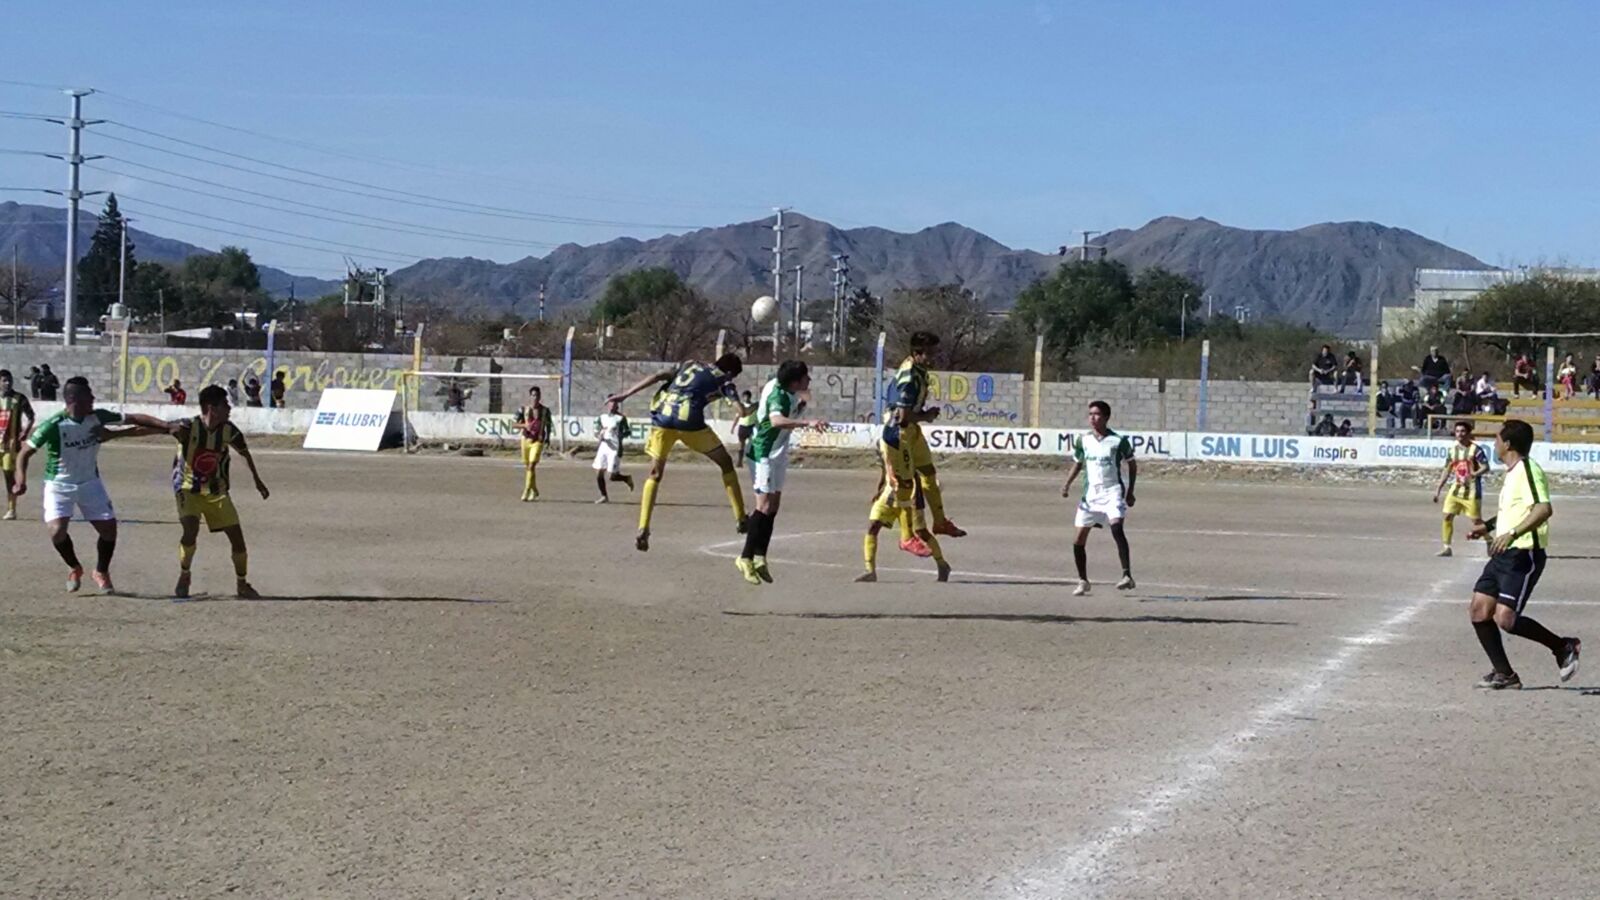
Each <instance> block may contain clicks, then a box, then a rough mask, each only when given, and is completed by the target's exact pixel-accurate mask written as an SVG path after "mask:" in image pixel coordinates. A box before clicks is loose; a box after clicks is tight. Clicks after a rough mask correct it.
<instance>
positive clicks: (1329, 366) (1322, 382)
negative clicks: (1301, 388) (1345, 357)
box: [1311, 344, 1339, 390]
mask: <svg viewBox="0 0 1600 900" xmlns="http://www.w3.org/2000/svg"><path fill="white" fill-rule="evenodd" d="M1338 369H1339V360H1338V358H1337V357H1335V356H1334V355H1333V348H1332V347H1330V346H1328V345H1327V344H1323V345H1322V352H1321V353H1318V354H1317V358H1316V359H1314V360H1312V361H1311V389H1312V390H1316V389H1317V387H1319V386H1328V385H1331V384H1333V378H1334V373H1335V372H1337V371H1338Z"/></svg>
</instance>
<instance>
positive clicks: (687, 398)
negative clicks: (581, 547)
mask: <svg viewBox="0 0 1600 900" xmlns="http://www.w3.org/2000/svg"><path fill="white" fill-rule="evenodd" d="M742 371H744V363H743V362H741V361H740V359H739V355H738V354H736V353H725V354H723V355H722V356H720V357H718V358H717V362H716V364H715V365H710V366H708V365H706V364H705V363H703V362H696V361H694V360H687V361H685V362H683V363H681V364H679V365H678V366H676V367H675V368H671V369H663V370H662V371H660V372H657V373H656V374H654V375H651V376H650V377H648V378H644V379H641V380H640V381H639V382H638V383H637V384H635V385H633V386H632V387H630V388H628V389H627V390H625V391H623V392H622V393H620V394H612V395H611V396H610V397H607V398H606V403H621V402H622V401H624V400H626V399H628V398H629V397H632V396H633V395H634V394H637V393H639V392H640V391H642V390H644V389H645V388H647V387H650V386H651V385H655V384H659V385H661V386H662V387H661V389H660V390H658V391H656V395H655V397H654V398H653V399H652V400H651V401H650V438H649V440H648V441H646V442H645V452H647V453H649V454H650V475H649V477H647V478H646V479H645V482H644V496H643V497H641V498H640V502H639V534H638V535H637V536H636V537H635V538H634V540H633V545H634V546H635V547H637V548H638V549H639V550H641V551H646V550H649V549H650V517H651V514H653V513H654V512H655V508H656V491H657V490H659V489H660V487H661V479H662V478H663V477H665V475H666V472H667V456H668V455H669V454H671V453H672V448H673V447H674V446H676V445H677V444H678V442H679V441H682V442H683V444H684V446H686V447H688V448H689V449H690V450H693V451H695V452H696V453H700V454H702V455H704V456H705V457H706V458H708V459H710V460H711V461H712V462H714V463H716V464H717V468H719V469H721V470H722V486H723V488H724V489H725V490H726V491H727V492H728V505H729V506H731V507H733V520H734V522H735V528H736V529H737V530H738V533H739V534H744V533H745V529H746V528H747V526H748V522H747V521H746V519H745V513H744V494H743V493H742V492H741V491H740V489H739V471H738V469H737V468H735V467H734V464H733V457H731V456H729V455H728V450H727V448H725V447H723V446H722V440H721V439H720V438H718V437H717V433H716V432H715V431H713V430H711V428H710V426H708V425H706V405H707V404H709V403H710V402H711V401H712V400H715V399H717V398H719V397H721V398H726V399H728V400H732V401H733V402H734V403H735V404H736V405H738V406H739V415H741V416H744V415H748V414H749V412H750V411H749V410H748V409H745V408H744V405H743V404H742V403H739V389H738V388H736V387H734V384H733V380H734V379H735V378H738V377H739V373H740V372H742Z"/></svg>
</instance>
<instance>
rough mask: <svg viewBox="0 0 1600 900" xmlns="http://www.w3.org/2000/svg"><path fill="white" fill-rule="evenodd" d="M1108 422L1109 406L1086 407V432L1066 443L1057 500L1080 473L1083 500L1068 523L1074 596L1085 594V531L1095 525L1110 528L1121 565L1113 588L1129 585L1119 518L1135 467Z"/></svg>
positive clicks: (1124, 509)
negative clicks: (1068, 459) (1072, 534)
mask: <svg viewBox="0 0 1600 900" xmlns="http://www.w3.org/2000/svg"><path fill="white" fill-rule="evenodd" d="M1110 421H1111V404H1109V403H1107V402H1105V401H1104V400H1096V401H1094V402H1093V403H1091V404H1089V431H1088V432H1087V433H1085V434H1080V435H1077V436H1075V437H1074V438H1073V439H1072V469H1071V470H1070V471H1068V472H1067V483H1066V485H1064V486H1063V487H1062V488H1061V496H1063V497H1067V496H1071V494H1072V482H1073V481H1074V480H1075V479H1076V478H1077V477H1078V474H1079V473H1080V472H1081V473H1083V499H1082V500H1080V501H1078V512H1077V515H1075V516H1074V517H1073V524H1075V525H1077V526H1078V537H1077V539H1076V540H1075V541H1073V543H1072V561H1073V562H1074V563H1076V564H1077V566H1078V586H1077V587H1076V588H1075V589H1073V591H1072V595H1073V596H1075V597H1081V596H1083V595H1084V594H1087V593H1089V548H1088V544H1089V531H1090V530H1091V529H1093V528H1097V527H1099V526H1101V525H1106V526H1109V527H1110V528H1111V539H1112V540H1114V541H1116V542H1117V557H1118V559H1120V560H1121V562H1122V580H1121V581H1118V582H1117V590H1119V591H1126V590H1130V589H1132V588H1133V586H1134V585H1133V568H1132V566H1131V565H1130V563H1129V560H1128V536H1127V535H1126V534H1124V533H1123V531H1122V520H1123V519H1125V518H1127V515H1128V510H1129V508H1131V507H1132V506H1133V503H1134V497H1133V483H1134V482H1135V481H1136V480H1137V479H1138V477H1139V464H1138V463H1137V462H1136V461H1135V460H1134V458H1133V445H1131V444H1129V443H1128V439H1127V438H1125V437H1123V436H1122V435H1120V434H1117V433H1116V432H1115V431H1112V430H1111V428H1110V427H1109V425H1108V423H1109V422H1110ZM1124 463H1126V464H1127V466H1128V481H1127V487H1126V489H1124V487H1123V481H1122V466H1123V464H1124Z"/></svg>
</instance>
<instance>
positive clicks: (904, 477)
mask: <svg viewBox="0 0 1600 900" xmlns="http://www.w3.org/2000/svg"><path fill="white" fill-rule="evenodd" d="M937 346H939V336H938V335H936V334H933V333H932V332H928V331H918V332H915V333H913V334H912V335H911V341H910V350H911V353H910V355H908V356H907V357H906V358H905V360H904V361H903V362H901V363H900V368H899V369H898V370H897V371H896V372H895V375H894V398H895V401H894V412H893V415H892V418H891V422H892V423H893V424H894V425H895V427H896V429H897V433H898V439H897V445H896V446H895V447H894V448H893V450H894V452H892V453H890V452H889V451H887V450H885V451H884V452H885V454H886V456H887V457H888V459H889V461H890V463H891V464H892V465H893V466H894V474H895V484H896V485H897V487H896V490H897V491H898V492H899V493H898V494H897V495H896V497H897V501H896V502H897V503H898V504H899V505H900V508H902V509H904V508H906V507H907V506H908V505H909V503H910V498H911V490H912V488H911V486H912V484H913V483H914V484H916V485H917V486H918V487H920V488H921V489H922V496H923V497H924V498H925V499H926V501H927V504H928V512H929V513H931V514H932V516H933V529H932V531H933V533H934V534H942V535H945V536H947V537H956V538H958V537H966V534H967V533H966V532H965V531H963V530H962V529H960V528H958V527H956V523H954V522H952V521H950V520H949V519H948V518H947V517H946V516H945V514H944V494H943V492H941V491H940V489H939V471H938V469H937V468H935V467H934V464H933V453H932V452H931V451H930V450H929V449H928V440H927V438H925V437H924V436H923V434H922V423H923V422H932V421H933V420H934V419H937V418H939V407H937V406H935V407H929V406H927V402H928V383H929V375H928V357H929V355H930V354H932V353H933V348H935V347H937ZM883 446H887V445H885V444H880V449H882V447H883ZM900 546H901V549H903V550H907V551H910V552H916V550H915V545H910V546H908V543H907V542H906V541H905V540H902V541H901V543H900ZM917 555H919V556H921V555H922V554H921V553H918V554H917Z"/></svg>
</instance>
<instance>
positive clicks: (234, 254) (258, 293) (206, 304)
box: [178, 247, 267, 327]
mask: <svg viewBox="0 0 1600 900" xmlns="http://www.w3.org/2000/svg"><path fill="white" fill-rule="evenodd" d="M178 281H179V283H180V284H181V285H182V287H183V295H184V303H183V316H184V320H185V321H186V322H187V324H189V325H192V326H197V327H199V326H207V325H212V326H220V325H229V324H232V323H233V322H235V321H236V320H235V318H234V313H238V312H260V311H261V309H262V306H263V304H264V302H265V301H266V300H267V297H266V294H265V293H264V292H263V291H262V290H261V273H260V272H259V271H258V270H257V269H256V264H255V262H254V261H252V260H251V259H250V254H249V252H248V251H246V250H244V249H243V248H240V247H223V248H222V250H221V251H220V252H218V253H206V254H202V255H199V256H191V257H189V258H188V259H186V260H184V261H183V266H182V267H181V268H180V269H179V270H178Z"/></svg>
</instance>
